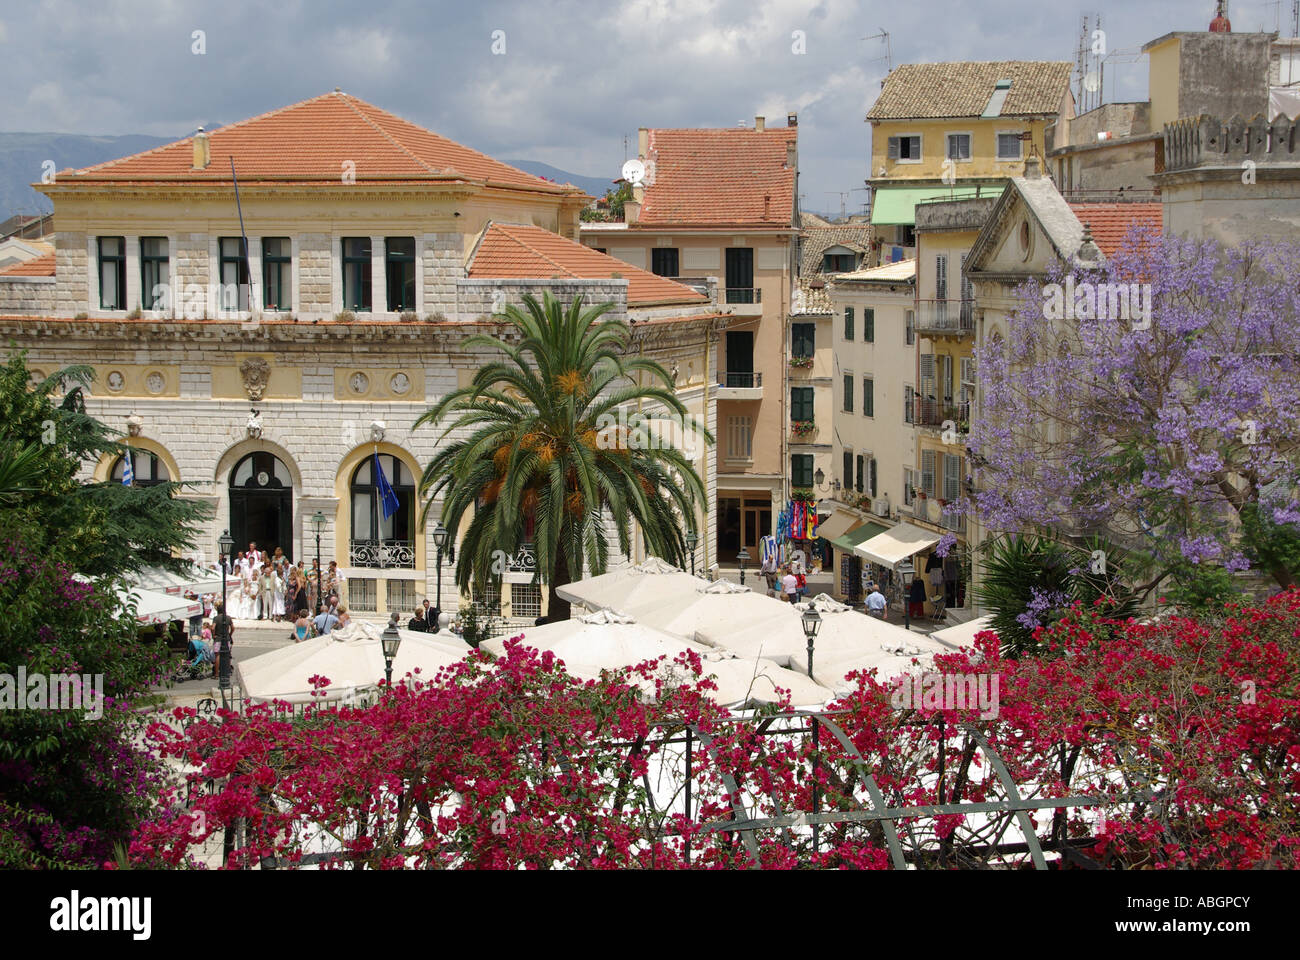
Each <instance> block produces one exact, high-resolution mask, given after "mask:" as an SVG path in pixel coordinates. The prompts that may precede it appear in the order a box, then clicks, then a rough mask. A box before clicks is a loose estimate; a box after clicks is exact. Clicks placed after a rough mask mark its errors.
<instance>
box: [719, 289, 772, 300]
mask: <svg viewBox="0 0 1300 960" xmlns="http://www.w3.org/2000/svg"><path fill="white" fill-rule="evenodd" d="M762 302H763V291H762V290H761V289H760V288H759V287H727V303H762Z"/></svg>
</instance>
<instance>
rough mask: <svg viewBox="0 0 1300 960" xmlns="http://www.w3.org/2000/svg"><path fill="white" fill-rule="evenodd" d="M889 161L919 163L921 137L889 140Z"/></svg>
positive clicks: (913, 136) (892, 138)
mask: <svg viewBox="0 0 1300 960" xmlns="http://www.w3.org/2000/svg"><path fill="white" fill-rule="evenodd" d="M889 159H890V160H899V161H902V162H904V163H918V162H919V161H920V159H921V137H920V135H919V134H914V135H912V136H907V137H890V138H889Z"/></svg>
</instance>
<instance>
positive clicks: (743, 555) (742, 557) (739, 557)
mask: <svg viewBox="0 0 1300 960" xmlns="http://www.w3.org/2000/svg"><path fill="white" fill-rule="evenodd" d="M736 563H738V564H740V585H741V586H742V587H743V586H744V585H745V567H746V566H747V565H748V564H749V551H748V550H746V549H745V548H744V547H741V548H740V553H738V554H736Z"/></svg>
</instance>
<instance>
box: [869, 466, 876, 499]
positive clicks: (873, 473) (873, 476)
mask: <svg viewBox="0 0 1300 960" xmlns="http://www.w3.org/2000/svg"><path fill="white" fill-rule="evenodd" d="M868 476H869V478H870V486H869V487H868V489H869V490H870V491H871V495H872V496H873V497H874V496H875V495H876V458H875V457H872V458H871V470H870V473H869V474H868Z"/></svg>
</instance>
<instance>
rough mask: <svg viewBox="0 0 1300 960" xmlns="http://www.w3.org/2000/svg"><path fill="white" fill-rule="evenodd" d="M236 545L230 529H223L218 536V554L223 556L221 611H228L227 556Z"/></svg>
mask: <svg viewBox="0 0 1300 960" xmlns="http://www.w3.org/2000/svg"><path fill="white" fill-rule="evenodd" d="M234 547H235V541H234V539H232V538H231V536H230V530H228V529H227V530H223V531H222V533H221V536H220V537H218V538H217V550H218V551H219V553H218V555H219V556H220V558H221V612H222V613H225V611H226V557H227V555H229V553H230V551H231V550H233V549H234Z"/></svg>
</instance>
